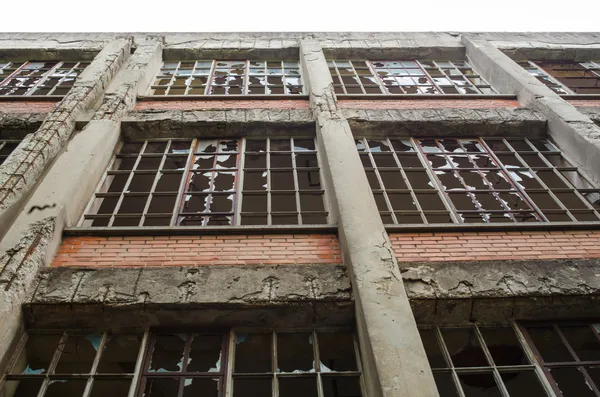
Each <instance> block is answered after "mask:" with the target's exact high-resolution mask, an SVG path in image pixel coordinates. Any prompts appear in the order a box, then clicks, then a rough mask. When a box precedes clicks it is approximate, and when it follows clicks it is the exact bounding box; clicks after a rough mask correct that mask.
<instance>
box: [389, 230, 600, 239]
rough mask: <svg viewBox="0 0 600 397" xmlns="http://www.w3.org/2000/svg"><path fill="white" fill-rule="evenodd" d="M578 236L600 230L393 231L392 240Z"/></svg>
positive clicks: (594, 233)
mask: <svg viewBox="0 0 600 397" xmlns="http://www.w3.org/2000/svg"><path fill="white" fill-rule="evenodd" d="M557 235H559V236H576V238H578V239H579V238H585V237H598V238H600V231H590V230H567V231H561V230H556V231H555V230H553V231H523V232H518V231H510V232H439V233H435V232H433V233H391V234H390V240H394V239H405V238H414V239H420V238H422V237H435V238H437V239H442V238H444V239H446V238H449V237H462V236H464V237H467V238H471V239H494V238H499V236H500V237H505V236H506V237H510V236H518V237H520V238H526V237H528V236H532V237H533V236H536V237H539V238H555V236H557Z"/></svg>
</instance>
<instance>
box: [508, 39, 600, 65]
mask: <svg viewBox="0 0 600 397" xmlns="http://www.w3.org/2000/svg"><path fill="white" fill-rule="evenodd" d="M497 47H498V49H500V50H501V51H502V52H504V53H505V54H506V55H508V56H509V57H510V58H511V59H514V60H515V61H522V60H532V61H534V60H535V61H550V60H564V59H571V60H575V61H588V60H590V59H598V58H600V47H599V46H598V45H593V44H590V45H585V44H579V45H575V44H574V45H571V46H567V45H565V44H560V45H559V44H554V45H553V44H546V43H545V44H544V45H535V44H534V45H533V46H532V47H522V46H514V45H498V46H497Z"/></svg>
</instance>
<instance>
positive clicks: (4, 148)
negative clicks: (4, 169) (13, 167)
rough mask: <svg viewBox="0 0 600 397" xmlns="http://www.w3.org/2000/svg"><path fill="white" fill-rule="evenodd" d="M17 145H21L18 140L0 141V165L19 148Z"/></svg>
mask: <svg viewBox="0 0 600 397" xmlns="http://www.w3.org/2000/svg"><path fill="white" fill-rule="evenodd" d="M19 143H21V140H19V139H0V165H1V164H2V163H4V161H6V159H7V158H8V156H9V155H10V154H11V153H12V152H13V150H15V149H16V148H17V146H19Z"/></svg>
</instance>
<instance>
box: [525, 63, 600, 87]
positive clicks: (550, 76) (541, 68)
mask: <svg viewBox="0 0 600 397" xmlns="http://www.w3.org/2000/svg"><path fill="white" fill-rule="evenodd" d="M518 64H519V65H521V66H522V67H523V68H525V70H526V71H527V72H529V74H531V75H532V76H534V77H535V78H536V79H538V80H539V81H541V82H542V83H544V84H545V85H546V86H548V87H549V88H550V89H551V90H552V91H554V92H556V93H557V94H600V61H587V62H574V61H519V62H518Z"/></svg>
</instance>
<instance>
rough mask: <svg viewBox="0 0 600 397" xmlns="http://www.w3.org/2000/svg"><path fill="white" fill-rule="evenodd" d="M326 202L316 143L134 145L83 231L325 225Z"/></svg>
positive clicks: (114, 168)
mask: <svg viewBox="0 0 600 397" xmlns="http://www.w3.org/2000/svg"><path fill="white" fill-rule="evenodd" d="M240 170H244V172H243V173H242V172H240ZM240 186H243V190H242V191H241V192H240ZM323 196H324V190H323V189H322V187H321V181H320V169H319V164H318V160H317V152H316V146H315V139H314V138H286V139H270V138H263V139H240V140H218V139H195V140H176V139H167V140H156V141H131V142H127V143H125V144H124V145H123V146H122V148H121V150H120V151H119V153H118V154H117V155H116V157H115V159H114V161H113V163H112V164H111V166H110V167H109V170H108V171H107V172H106V174H105V176H104V178H103V180H102V181H101V182H100V185H99V187H98V189H97V191H96V194H95V197H94V198H93V199H92V201H91V202H90V204H89V206H88V209H87V210H86V213H85V215H84V217H83V219H82V222H81V226H91V227H115V226H170V225H178V226H227V225H249V224H259V225H273V224H325V223H327V212H326V211H325V208H324V203H323Z"/></svg>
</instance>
